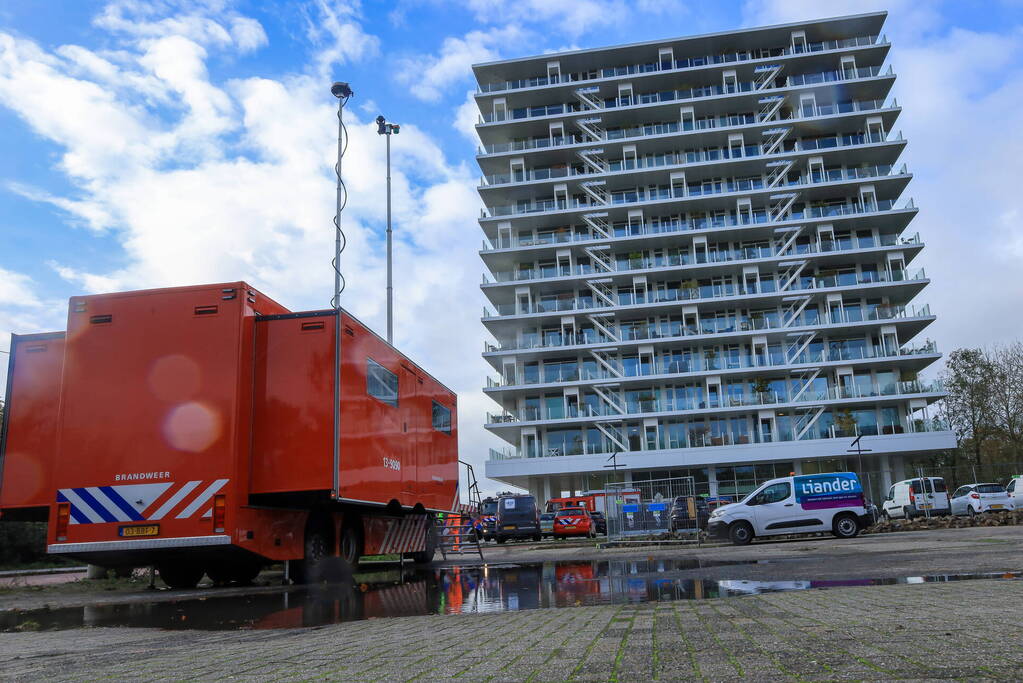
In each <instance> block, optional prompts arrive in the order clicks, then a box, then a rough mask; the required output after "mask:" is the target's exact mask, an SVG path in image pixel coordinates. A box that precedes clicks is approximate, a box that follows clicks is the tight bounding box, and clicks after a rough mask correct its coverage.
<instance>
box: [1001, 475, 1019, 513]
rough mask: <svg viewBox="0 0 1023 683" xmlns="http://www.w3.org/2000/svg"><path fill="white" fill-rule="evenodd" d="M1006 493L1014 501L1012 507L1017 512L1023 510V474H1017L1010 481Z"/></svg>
mask: <svg viewBox="0 0 1023 683" xmlns="http://www.w3.org/2000/svg"><path fill="white" fill-rule="evenodd" d="M1005 491H1006V493H1008V494H1009V498H1011V499H1012V505H1013V507H1014V508H1016V509H1017V510H1023V474H1017V475H1016V476H1015V477H1013V478H1012V479H1010V480H1009V483H1008V485H1007V486H1006V487H1005Z"/></svg>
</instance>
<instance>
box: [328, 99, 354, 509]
mask: <svg viewBox="0 0 1023 683" xmlns="http://www.w3.org/2000/svg"><path fill="white" fill-rule="evenodd" d="M330 94H331V95H333V96H334V97H336V98H337V165H336V166H335V167H334V173H335V174H336V175H337V197H336V204H335V210H336V213H335V214H334V298H333V300H332V301H331V307H332V308H333V309H334V410H333V413H334V432H333V441H334V449H333V451H334V453H333V455H334V472H333V480H334V481H333V486H334V488H333V490H332V491H331V496H332V497H334V498H337V497H339V496H340V495H341V471H340V470H341V290H342V289H343V288H344V278H343V277H342V275H341V252H342V251H343V250H344V241H345V239H344V233H343V232H342V231H341V210H342V209H344V207H345V204H346V203H347V201H348V192H347V190H345V183H344V181H343V180H341V158H342V157H344V155H345V148H347V147H348V140H347V137H348V136H347V131H346V130H345V123H344V120H343V118H342V116H343V114H344V110H345V105H346V104H347V103H348V100H349V99H350V98H351V97H352V95H353V94H354V93H353V92H352V89H351V87H350V86H349V85H348V84H347V83H342V82H337V83H334V84H333V85H332V86H330Z"/></svg>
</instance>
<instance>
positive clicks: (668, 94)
mask: <svg viewBox="0 0 1023 683" xmlns="http://www.w3.org/2000/svg"><path fill="white" fill-rule="evenodd" d="M880 73H881V66H880V65H877V66H863V67H857V68H855V69H841V70H828V71H819V72H816V73H809V74H797V75H794V76H787V77H786V79H785V85H784V86H783V87H796V86H802V85H814V84H818V83H838V82H842V81H851V80H856V79H860V78H873V77H875V76H877V75H879V74H880ZM891 73H892V68H891V66H889V67H888V74H891ZM773 90H774V88H764V89H758V86H757V84H756V83H755V82H754V81H740V82H737V83H734V84H731V85H704V86H701V87H697V88H685V89H681V90H662V91H658V92H651V93H642V94H640V95H632V96H627V97H609V98H606V99H602V100H601V104H602V106H601V108H600V109H597V110H596V111H604V110H606V109H617V108H621V107H632V106H638V105H645V104H662V103H664V102H679V101H685V100H698V99H703V98H706V97H717V96H719V95H735V94H740V93H752V92H761V93H765V94H768V93H770V92H771V91H773ZM586 111H591V110H587V109H582V108H581V107H580V105H579V104H578V103H576V102H568V103H564V104H560V103H559V104H546V105H538V106H535V107H524V108H522V109H512V110H509V111H508V112H506V113H502V114H501V115H500V116H498V115H497V114H495V113H494V112H486V113H484V114H482V115H481V116H480V120H481V122H482V123H499V122H502V121H520V120H525V119H535V118H546V117H548V116H560V115H564V114H573V113H579V112H586Z"/></svg>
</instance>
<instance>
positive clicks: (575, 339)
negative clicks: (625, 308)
mask: <svg viewBox="0 0 1023 683" xmlns="http://www.w3.org/2000/svg"><path fill="white" fill-rule="evenodd" d="M929 317H931V307H930V305H925V306H922V307H920V308H917V307H916V306H891V305H888V306H876V307H874V308H873V309H869V310H867V311H866V312H864V311H862V310H857V311H856V312H847V311H846V310H845V309H842V310H840V311H835V312H833V313H832V314H823V315H822V314H820V313H819V312H818V311H816V310H813V311H804V312H803V313H801V314H800V315H798V316H796V317H794V318H791V319H788V320H785V321H783V320H782V319H781V316H780V315H778V316H777V317H774V316H772V317H768V316H763V315H753V314H749V315H747V314H742V315H730V316H728V317H726V318H705V319H702V320H700V321H699V324H698V325H683V324H681V323H680V322H676V323H673V324H672V325H671V326H670V327H668V328H667V329H665V328H664V327H660V326H654V325H648V324H641V325H637V326H635V327H632V328H630V329H629V330H628V333H627V334H623V335H622V338H621V339H612V338H610V337H607V336H605V335H602V334H598V333H596V332H594V331H590V332H589V333H579V334H576V335H574V336H568V335H561V334H558V335H556V336H547V335H545V336H541V335H539V334H527V335H523V336H522V339H520V340H518V341H509V342H504V343H500V344H496V345H495V344H490V343H488V342H485V343H484V353H495V352H499V351H527V350H534V349H554V348H567V347H582V346H591V345H598V344H600V345H605V346H606V345H609V344H620V343H623V342H633V341H647V340H649V341H683V340H687V339H691V338H693V337H696V336H701V337H702V336H705V335H719V334H735V333H750V332H756V331H759V330H763V331H771V330H786V331H787V332H799V331H805V330H803V329H801V328H811V329H816V328H819V327H821V326H823V325H843V324H854V323H861V322H875V321H885V320H900V319H904V318H929Z"/></svg>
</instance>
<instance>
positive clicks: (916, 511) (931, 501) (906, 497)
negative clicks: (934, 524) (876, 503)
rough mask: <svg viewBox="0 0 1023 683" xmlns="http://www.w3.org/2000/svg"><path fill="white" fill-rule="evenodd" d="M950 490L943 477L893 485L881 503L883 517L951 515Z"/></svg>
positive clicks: (918, 479) (907, 481) (903, 517)
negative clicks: (946, 486)
mask: <svg viewBox="0 0 1023 683" xmlns="http://www.w3.org/2000/svg"><path fill="white" fill-rule="evenodd" d="M951 510H952V508H951V506H950V505H949V502H948V489H946V488H945V480H944V479H942V478H941V477H924V478H923V479H922V480H921V479H920V478H917V479H906V480H904V481H899V482H896V483H894V484H892V487H891V488H890V489H888V495H887V496H885V499H884V500H883V501H882V502H881V516H882V517H884V518H885V519H913V518H914V517H923V516H924V515H926V514H928V511H929V512H930V514H932V515H947V514H950V513H951Z"/></svg>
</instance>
